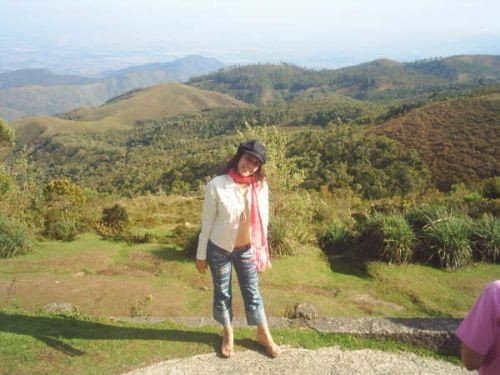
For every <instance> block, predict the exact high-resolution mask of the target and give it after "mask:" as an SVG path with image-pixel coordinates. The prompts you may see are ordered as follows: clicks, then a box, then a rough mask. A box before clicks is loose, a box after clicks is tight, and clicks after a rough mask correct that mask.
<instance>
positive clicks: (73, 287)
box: [0, 233, 500, 317]
mask: <svg viewBox="0 0 500 375" xmlns="http://www.w3.org/2000/svg"><path fill="white" fill-rule="evenodd" d="M499 274H500V265H494V264H475V265H471V266H469V267H467V268H465V269H462V270H458V271H455V272H447V271H442V270H439V269H436V268H433V267H429V266H422V265H415V264H413V265H406V266H392V265H388V264H385V263H380V262H370V263H367V264H362V263H360V264H352V263H349V262H347V261H345V260H343V259H342V258H336V259H330V260H329V259H327V258H326V257H325V256H324V254H323V253H322V252H321V251H320V250H319V249H317V248H314V247H304V248H303V249H300V250H299V252H298V255H296V256H292V257H288V258H282V259H275V260H274V262H273V268H271V269H270V270H269V271H266V273H264V274H263V275H262V276H261V290H262V293H263V295H264V300H265V303H266V310H267V312H268V314H269V315H272V316H287V315H288V314H289V313H290V312H291V311H292V310H293V306H294V305H295V304H296V303H298V302H306V303H311V304H314V305H315V306H316V307H317V308H318V313H319V315H320V316H342V317H360V316H393V317H426V316H445V317H462V316H464V315H465V313H466V312H467V311H468V310H469V308H470V306H471V305H472V303H473V302H474V299H475V298H476V297H477V295H478V293H479V292H480V290H481V289H482V288H483V286H484V285H485V284H486V283H487V282H488V281H490V280H493V279H495V278H497V277H498V275H499ZM234 279H235V278H234ZM233 286H234V288H235V289H238V286H237V283H236V281H235V280H233ZM51 302H70V303H72V304H74V305H76V306H77V307H78V308H79V310H80V312H81V313H82V314H84V315H87V316H96V317H109V316H129V315H134V314H135V315H138V314H139V313H140V314H139V315H153V316H167V317H168V316H210V315H211V311H210V310H211V279H210V275H208V274H207V275H200V274H198V273H197V272H196V271H195V268H194V262H193V260H191V259H187V258H186V257H184V255H183V254H182V253H181V252H180V251H178V250H176V248H174V247H172V246H169V245H166V244H162V243H151V244H141V245H128V244H125V243H117V242H110V241H105V240H102V239H100V238H99V237H98V236H97V235H95V234H90V233H87V234H83V235H80V236H79V237H78V239H77V240H76V241H74V242H69V243H65V242H58V241H46V242H41V243H39V244H38V247H37V250H36V251H35V252H33V253H30V254H28V255H25V256H20V257H16V258H12V259H1V260H0V308H22V309H23V310H25V311H28V312H37V311H39V310H40V308H42V307H43V306H44V305H46V304H48V303H51ZM242 306H243V303H242V300H241V297H240V295H239V292H238V291H237V290H236V293H235V302H234V308H235V315H236V316H243V315H244V312H243V309H242Z"/></svg>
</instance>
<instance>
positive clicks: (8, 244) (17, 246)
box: [0, 214, 33, 258]
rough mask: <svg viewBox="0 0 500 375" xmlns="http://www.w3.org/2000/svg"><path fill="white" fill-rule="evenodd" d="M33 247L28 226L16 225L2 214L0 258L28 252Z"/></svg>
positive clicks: (0, 218)
mask: <svg viewBox="0 0 500 375" xmlns="http://www.w3.org/2000/svg"><path fill="white" fill-rule="evenodd" d="M32 248H33V244H32V242H31V239H30V236H29V234H28V231H27V230H26V228H24V227H22V226H19V225H15V224H14V223H12V222H10V221H9V220H8V219H7V218H6V217H5V216H3V215H1V214H0V258H11V257H13V256H16V255H21V254H26V253H27V252H29V251H30V250H31V249H32Z"/></svg>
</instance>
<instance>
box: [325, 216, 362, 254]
mask: <svg viewBox="0 0 500 375" xmlns="http://www.w3.org/2000/svg"><path fill="white" fill-rule="evenodd" d="M353 237H354V235H353V234H352V232H351V231H350V230H349V228H347V226H346V225H345V224H343V223H341V222H339V221H333V222H332V223H330V225H329V226H328V227H327V228H326V229H325V230H324V231H323V232H322V233H320V234H319V236H318V243H319V246H320V247H321V249H322V250H323V251H324V252H325V253H327V254H329V255H330V254H341V253H343V252H345V251H346V250H348V249H349V245H350V244H351V242H352V240H353Z"/></svg>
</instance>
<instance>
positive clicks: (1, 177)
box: [0, 164, 12, 200]
mask: <svg viewBox="0 0 500 375" xmlns="http://www.w3.org/2000/svg"><path fill="white" fill-rule="evenodd" d="M10 189H12V178H11V176H10V174H9V173H7V171H6V170H5V167H4V166H3V165H1V164H0V200H2V198H3V197H5V195H6V194H7V193H8V192H9V190H10Z"/></svg>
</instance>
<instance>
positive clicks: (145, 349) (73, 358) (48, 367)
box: [0, 310, 458, 374]
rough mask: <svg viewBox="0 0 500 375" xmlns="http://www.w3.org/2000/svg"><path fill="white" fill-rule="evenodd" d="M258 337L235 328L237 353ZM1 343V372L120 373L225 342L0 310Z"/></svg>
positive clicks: (298, 333) (214, 336)
mask: <svg viewBox="0 0 500 375" xmlns="http://www.w3.org/2000/svg"><path fill="white" fill-rule="evenodd" d="M273 333H274V336H275V339H276V341H277V342H278V343H279V344H281V345H283V344H287V345H290V346H292V347H304V348H309V349H315V348H319V347H324V346H333V345H338V346H340V347H342V348H345V349H362V348H371V349H379V350H386V351H412V352H414V353H417V354H419V355H423V356H431V357H434V358H440V359H444V360H448V361H451V362H453V363H458V358H455V357H443V356H440V355H439V354H437V353H434V352H432V351H429V350H425V349H419V348H415V347H411V346H409V345H402V344H399V343H396V342H393V341H389V340H385V341H380V340H373V339H366V338H356V337H353V336H349V335H343V334H320V333H318V332H315V331H310V330H300V329H276V330H273ZM254 335H255V331H254V330H253V329H250V328H239V329H236V331H235V337H236V339H235V345H236V351H243V350H255V351H260V352H262V350H261V348H260V347H259V345H258V344H257V343H256V341H255V340H254ZM0 342H2V345H1V346H0V359H1V360H0V373H2V374H68V373H78V374H119V373H122V372H125V371H127V370H131V369H134V368H137V367H141V366H147V365H149V364H152V363H155V362H159V361H164V360H167V359H171V358H180V357H186V356H191V355H194V354H201V353H212V352H214V351H216V348H217V347H218V346H219V345H220V335H219V331H218V330H217V329H216V328H214V327H203V328H187V327H184V326H181V325H178V324H174V323H169V322H165V323H160V324H149V325H146V324H131V323H123V322H113V321H110V320H108V319H91V318H82V317H80V318H65V317H60V316H50V315H44V314H29V313H26V312H22V311H19V310H18V311H14V310H11V311H5V310H4V311H1V310H0ZM263 355H264V354H263Z"/></svg>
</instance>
